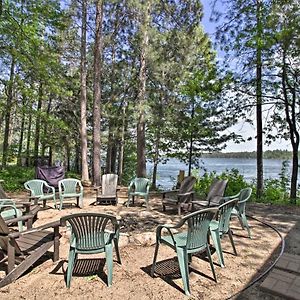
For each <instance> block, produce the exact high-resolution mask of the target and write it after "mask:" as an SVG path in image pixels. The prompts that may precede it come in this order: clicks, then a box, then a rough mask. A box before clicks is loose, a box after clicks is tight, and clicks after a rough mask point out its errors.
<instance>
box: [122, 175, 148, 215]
mask: <svg viewBox="0 0 300 300" xmlns="http://www.w3.org/2000/svg"><path fill="white" fill-rule="evenodd" d="M149 189H150V180H149V179H147V178H138V177H137V178H134V179H133V180H132V181H131V182H130V184H129V186H128V201H127V207H129V203H130V202H131V201H130V200H131V199H132V204H134V197H135V196H137V197H143V198H145V202H146V206H147V210H149Z"/></svg>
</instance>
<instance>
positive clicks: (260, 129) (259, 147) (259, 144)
mask: <svg viewBox="0 0 300 300" xmlns="http://www.w3.org/2000/svg"><path fill="white" fill-rule="evenodd" d="M256 5H257V12H256V22H257V40H258V41H259V42H258V43H261V39H262V23H261V9H262V7H261V5H262V4H261V0H257V3H256ZM256 132H257V145H256V147H257V148H256V151H257V191H256V196H257V198H261V196H262V194H263V189H264V175H263V125H262V50H261V45H260V44H257V48H256Z"/></svg>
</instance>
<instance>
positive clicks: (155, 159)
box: [151, 130, 160, 190]
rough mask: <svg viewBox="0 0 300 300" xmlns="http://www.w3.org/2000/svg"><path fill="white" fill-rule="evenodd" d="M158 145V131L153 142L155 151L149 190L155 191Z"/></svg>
mask: <svg viewBox="0 0 300 300" xmlns="http://www.w3.org/2000/svg"><path fill="white" fill-rule="evenodd" d="M159 144H160V131H159V130H158V132H157V136H156V140H155V150H154V160H153V174H152V186H151V189H153V190H155V189H156V179H157V167H158V159H159Z"/></svg>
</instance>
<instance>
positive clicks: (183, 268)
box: [176, 248, 191, 296]
mask: <svg viewBox="0 0 300 300" xmlns="http://www.w3.org/2000/svg"><path fill="white" fill-rule="evenodd" d="M176 252H177V256H178V263H179V268H180V273H181V277H182V282H183V287H184V291H185V294H186V295H187V296H190V294H191V293H190V283H189V265H188V254H187V253H186V251H185V250H183V249H182V248H177V249H176Z"/></svg>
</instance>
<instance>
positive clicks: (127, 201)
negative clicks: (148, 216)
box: [127, 196, 130, 207]
mask: <svg viewBox="0 0 300 300" xmlns="http://www.w3.org/2000/svg"><path fill="white" fill-rule="evenodd" d="M129 202H130V196H128V200H127V207H129Z"/></svg>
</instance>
